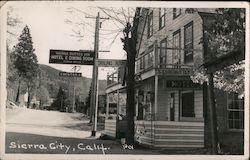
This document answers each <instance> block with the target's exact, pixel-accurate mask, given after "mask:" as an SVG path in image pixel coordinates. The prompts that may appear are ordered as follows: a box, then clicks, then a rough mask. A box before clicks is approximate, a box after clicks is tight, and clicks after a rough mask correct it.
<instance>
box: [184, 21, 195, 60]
mask: <svg viewBox="0 0 250 160" xmlns="http://www.w3.org/2000/svg"><path fill="white" fill-rule="evenodd" d="M193 47H194V45H193V22H190V23H189V24H187V25H186V26H185V27H184V63H188V62H193Z"/></svg>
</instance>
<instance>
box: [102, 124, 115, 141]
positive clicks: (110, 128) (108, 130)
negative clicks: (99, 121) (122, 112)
mask: <svg viewBox="0 0 250 160" xmlns="http://www.w3.org/2000/svg"><path fill="white" fill-rule="evenodd" d="M104 130H105V134H106V135H108V136H110V137H113V138H115V137H116V120H114V119H112V120H111V119H106V120H105V126H104Z"/></svg>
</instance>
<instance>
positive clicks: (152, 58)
mask: <svg viewBox="0 0 250 160" xmlns="http://www.w3.org/2000/svg"><path fill="white" fill-rule="evenodd" d="M153 61H154V51H153V50H151V51H150V52H149V53H148V67H152V66H153Z"/></svg>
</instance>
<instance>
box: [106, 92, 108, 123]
mask: <svg viewBox="0 0 250 160" xmlns="http://www.w3.org/2000/svg"><path fill="white" fill-rule="evenodd" d="M106 100H107V102H106V119H108V116H109V94H108V93H107V95H106Z"/></svg>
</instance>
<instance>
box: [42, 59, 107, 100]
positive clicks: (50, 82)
mask: <svg viewBox="0 0 250 160" xmlns="http://www.w3.org/2000/svg"><path fill="white" fill-rule="evenodd" d="M39 67H40V70H41V83H42V85H44V86H45V87H46V88H47V90H48V91H49V94H50V97H52V98H54V97H56V95H57V93H58V90H59V88H60V86H61V87H62V88H63V89H65V90H67V91H68V92H69V94H72V93H73V84H74V87H75V95H76V96H78V97H79V98H80V99H81V101H82V100H85V98H86V97H87V96H88V93H89V89H90V85H91V79H90V78H86V77H77V78H75V80H73V78H72V77H69V78H68V77H61V76H59V72H61V71H60V70H57V69H55V68H52V67H50V66H47V65H43V64H40V65H39ZM73 82H74V83H73ZM106 86H107V83H106V80H100V81H99V94H103V93H105V88H106Z"/></svg>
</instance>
